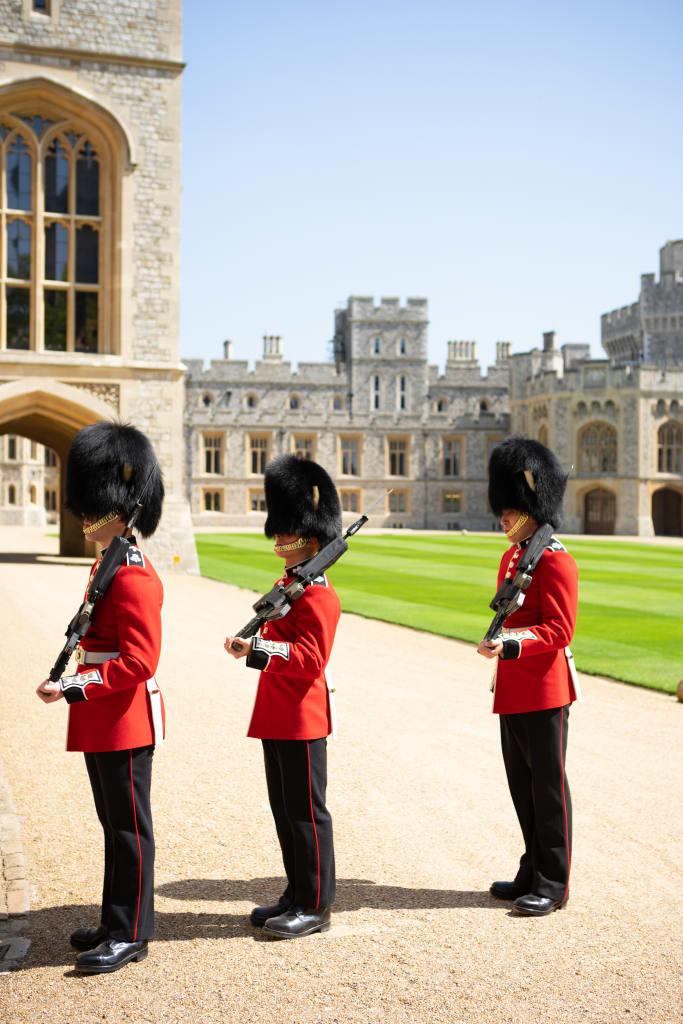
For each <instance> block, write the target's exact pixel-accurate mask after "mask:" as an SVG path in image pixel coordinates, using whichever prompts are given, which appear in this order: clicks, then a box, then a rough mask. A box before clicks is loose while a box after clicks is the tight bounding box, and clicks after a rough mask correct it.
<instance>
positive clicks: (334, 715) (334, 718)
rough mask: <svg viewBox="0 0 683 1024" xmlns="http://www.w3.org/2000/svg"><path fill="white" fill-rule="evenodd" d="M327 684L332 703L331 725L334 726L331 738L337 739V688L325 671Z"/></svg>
mask: <svg viewBox="0 0 683 1024" xmlns="http://www.w3.org/2000/svg"><path fill="white" fill-rule="evenodd" d="M325 684H326V686H327V700H328V701H329V705H330V725H331V727H332V730H331V732H330V738H331V739H333V740H336V738H337V709H336V707H335V704H334V695H335V693H336V692H337V691H336V689H335V687H334V684H333V682H332V680H331V679H330V677H329V676H328V675H327V673H325Z"/></svg>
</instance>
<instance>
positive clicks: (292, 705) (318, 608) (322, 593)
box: [247, 576, 341, 740]
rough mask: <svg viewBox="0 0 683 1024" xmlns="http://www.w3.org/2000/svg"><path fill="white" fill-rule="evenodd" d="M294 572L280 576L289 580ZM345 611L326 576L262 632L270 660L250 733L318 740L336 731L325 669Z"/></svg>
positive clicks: (260, 689)
mask: <svg viewBox="0 0 683 1024" xmlns="http://www.w3.org/2000/svg"><path fill="white" fill-rule="evenodd" d="M291 578H292V577H290V576H285V577H283V579H281V580H278V582H279V583H281V582H288V581H289V580H290V579H291ZM340 615H341V606H340V604H339V598H338V597H337V595H336V593H335V592H334V589H333V587H332V585H331V584H330V582H329V581H328V579H327V577H326V576H319V577H318V580H316V582H315V583H313V584H312V585H311V586H310V587H307V589H306V590H305V591H304V593H303V594H302V596H301V597H300V598H298V600H296V601H293V602H292V607H291V609H290V610H289V612H288V613H287V614H286V615H285V616H284V617H283V618H281V619H276V620H275V621H274V622H267V623H266V624H265V626H263V627H262V628H261V632H260V636H261V637H262V638H263V641H265V642H264V643H263V644H262V645H261V651H262V652H264V653H265V654H266V655H267V656H268V659H269V660H268V664H267V665H266V667H265V668H264V669H263V671H262V672H261V675H260V677H259V684H258V690H257V692H256V702H255V704H254V711H253V713H252V716H251V722H250V724H249V731H248V733H247V735H248V736H254V737H257V738H258V739H264V740H265V739H269V740H317V739H321V738H322V737H323V736H329V734H330V732H331V731H332V723H331V719H330V707H329V700H328V696H327V683H326V681H325V669H326V667H327V663H328V661H329V660H330V654H331V653H332V644H333V642H334V634H335V632H336V629H337V623H338V622H339V616H340Z"/></svg>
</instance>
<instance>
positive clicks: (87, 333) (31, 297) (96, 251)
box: [0, 104, 113, 352]
mask: <svg viewBox="0 0 683 1024" xmlns="http://www.w3.org/2000/svg"><path fill="white" fill-rule="evenodd" d="M19 106H20V107H21V104H20V105H19ZM34 106H35V104H34V105H33V106H32V107H31V108H29V109H30V111H33V107H34ZM9 110H10V111H12V112H9V111H8V112H5V111H3V112H0V183H3V184H2V185H1V187H0V231H1V233H2V236H3V244H2V245H0V252H1V251H2V250H3V249H4V252H5V258H4V259H3V260H2V265H0V284H1V288H0V324H2V325H3V329H2V332H1V334H0V349H33V350H35V351H38V352H40V351H48V352H105V351H111V348H110V347H109V345H108V343H107V342H105V338H104V335H105V326H104V321H105V319H106V318H105V317H104V302H103V298H104V296H103V286H104V285H103V283H104V281H105V275H106V272H107V271H108V267H109V263H110V261H109V259H108V257H107V254H106V250H105V242H106V243H107V244H109V245H111V240H112V224H111V219H112V214H111V210H112V207H113V203H112V202H111V201H110V197H109V196H108V194H107V189H108V187H109V183H110V178H109V177H108V176H106V175H105V174H103V170H102V160H103V156H106V153H107V152H108V146H107V143H106V142H105V140H104V137H100V136H99V135H98V133H97V132H96V131H95V130H93V129H92V127H90V126H88V125H86V124H85V123H84V122H81V121H80V120H79V119H78V118H74V117H72V116H70V115H66V114H64V115H63V114H62V113H60V112H59V110H58V109H57V108H53V106H52V105H49V110H50V113H49V116H48V113H47V111H46V110H45V111H44V112H43V114H42V115H38V114H35V113H32V112H31V113H29V114H28V115H27V114H23V113H17V112H14V110H13V108H12V107H10V108H9ZM110 162H111V161H110Z"/></svg>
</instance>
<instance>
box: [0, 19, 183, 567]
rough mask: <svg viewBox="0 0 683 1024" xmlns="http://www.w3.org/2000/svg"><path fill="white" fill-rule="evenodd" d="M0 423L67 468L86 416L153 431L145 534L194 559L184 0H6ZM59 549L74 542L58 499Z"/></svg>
mask: <svg viewBox="0 0 683 1024" xmlns="http://www.w3.org/2000/svg"><path fill="white" fill-rule="evenodd" d="M0 10H1V16H0V68H1V69H2V70H1V71H0V181H2V182H4V186H3V188H2V190H1V194H0V221H1V226H2V238H3V240H4V241H3V245H4V246H5V251H6V256H5V258H3V259H2V261H1V265H0V276H1V277H2V280H1V281H0V432H2V433H9V434H17V435H23V436H25V437H28V438H30V439H31V440H33V441H36V442H38V443H41V444H44V445H47V446H48V447H50V448H51V449H53V450H54V451H55V452H56V453H57V454H58V455H59V457H60V463H61V465H62V466H63V465H64V463H65V456H66V453H67V451H68V447H69V444H70V442H71V439H72V437H73V436H74V434H75V433H76V431H77V430H78V429H80V428H81V427H82V426H84V425H86V424H88V423H92V422H94V421H95V420H97V419H103V418H120V419H122V420H126V421H130V422H132V423H134V424H135V425H136V426H138V427H140V429H142V430H144V431H145V433H147V434H148V435H149V437H150V438H151V440H152V442H153V444H154V446H155V449H156V451H157V453H158V455H159V458H160V461H161V465H162V469H163V472H164V479H165V483H166V491H167V499H166V505H165V511H164V517H163V520H162V523H161V526H160V528H159V531H158V534H157V537H155V538H154V539H153V541H152V542H151V544H150V547H152V548H153V549H154V555H155V557H156V560H157V562H158V563H159V564H161V565H165V566H167V567H168V566H170V565H176V566H179V567H181V568H185V569H196V567H197V562H196V552H195V549H194V542H193V538H192V531H191V522H190V516H189V508H188V505H187V501H186V499H185V497H184V494H183V456H182V453H183V422H182V414H183V405H184V392H183V376H184V367H183V365H182V364H181V362H180V356H179V339H178V291H179V223H180V75H181V72H182V69H183V64H182V62H181V59H180V56H181V50H180V46H181V0H167V2H166V3H164V4H163V5H162V4H160V3H158V2H157V0H138V3H137V4H136V6H135V11H134V12H133V9H132V8H131V7H130V6H129V5H122V4H106V3H101V2H99V0H41V2H36V0H3V2H2V3H1V4H0ZM60 548H61V551H62V553H63V554H80V553H82V551H83V541H82V537H81V534H80V528H79V525H78V523H76V521H75V520H74V519H73V517H71V516H70V514H68V513H64V514H63V515H62V518H61V524H60Z"/></svg>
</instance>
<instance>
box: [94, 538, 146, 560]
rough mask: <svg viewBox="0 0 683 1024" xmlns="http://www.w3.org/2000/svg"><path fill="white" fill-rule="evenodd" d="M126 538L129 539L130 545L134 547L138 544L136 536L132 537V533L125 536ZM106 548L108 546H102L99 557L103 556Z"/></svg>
mask: <svg viewBox="0 0 683 1024" xmlns="http://www.w3.org/2000/svg"><path fill="white" fill-rule="evenodd" d="M121 536H123V534H121ZM126 540H128V541H130V545H131V547H133V548H136V547H137V546H138V541H137V537H134V536H133V534H131V535H130V537H126ZM108 550H109V548H102V550H101V552H100V558H104V556H105V555H106V553H107V551H108Z"/></svg>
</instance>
